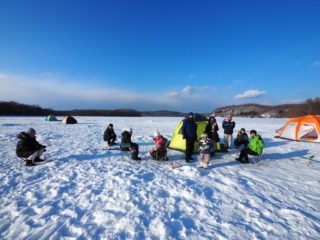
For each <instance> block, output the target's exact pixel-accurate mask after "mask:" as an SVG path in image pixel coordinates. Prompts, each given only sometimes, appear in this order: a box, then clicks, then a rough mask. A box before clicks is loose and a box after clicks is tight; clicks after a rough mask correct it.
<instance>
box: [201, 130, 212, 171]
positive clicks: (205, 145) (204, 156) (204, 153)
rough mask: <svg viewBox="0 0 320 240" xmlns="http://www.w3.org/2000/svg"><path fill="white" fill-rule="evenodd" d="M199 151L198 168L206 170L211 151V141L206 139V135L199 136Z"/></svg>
mask: <svg viewBox="0 0 320 240" xmlns="http://www.w3.org/2000/svg"><path fill="white" fill-rule="evenodd" d="M199 151H200V167H201V168H208V165H209V160H210V155H211V151H212V141H211V139H210V138H208V136H207V134H201V137H200V140H199Z"/></svg>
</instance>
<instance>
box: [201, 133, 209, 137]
mask: <svg viewBox="0 0 320 240" xmlns="http://www.w3.org/2000/svg"><path fill="white" fill-rule="evenodd" d="M200 137H201V138H206V137H208V135H207V134H206V133H202V134H201V135H200Z"/></svg>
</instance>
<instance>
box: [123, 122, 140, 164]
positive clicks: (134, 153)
mask: <svg viewBox="0 0 320 240" xmlns="http://www.w3.org/2000/svg"><path fill="white" fill-rule="evenodd" d="M121 136H122V138H121V144H120V149H121V151H127V152H129V151H130V152H131V159H132V160H141V158H139V145H138V144H136V143H134V142H132V141H131V136H132V128H125V129H123V132H122V134H121ZM124 145H129V146H130V147H123V146H124Z"/></svg>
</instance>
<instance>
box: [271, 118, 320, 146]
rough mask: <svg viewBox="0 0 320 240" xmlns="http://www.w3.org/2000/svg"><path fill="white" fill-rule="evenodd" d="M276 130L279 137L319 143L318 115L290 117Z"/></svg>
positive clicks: (319, 126)
mask: <svg viewBox="0 0 320 240" xmlns="http://www.w3.org/2000/svg"><path fill="white" fill-rule="evenodd" d="M276 132H277V133H278V134H279V137H280V138H285V139H291V140H295V141H308V142H319V143H320V116H316V115H307V116H303V117H297V118H292V119H290V120H289V121H288V122H287V123H286V124H285V125H284V127H282V128H281V129H279V130H277V131H276Z"/></svg>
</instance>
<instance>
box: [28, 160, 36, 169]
mask: <svg viewBox="0 0 320 240" xmlns="http://www.w3.org/2000/svg"><path fill="white" fill-rule="evenodd" d="M26 166H27V167H32V166H36V165H35V164H34V163H33V162H32V160H27V161H26Z"/></svg>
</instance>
